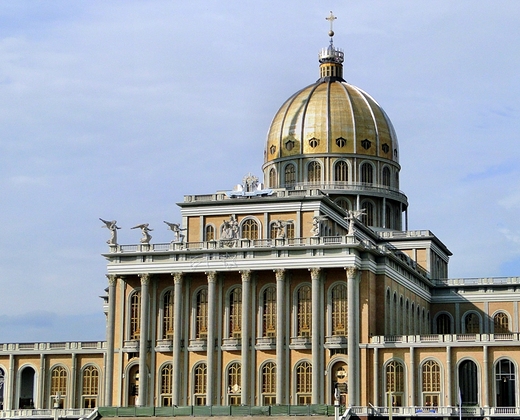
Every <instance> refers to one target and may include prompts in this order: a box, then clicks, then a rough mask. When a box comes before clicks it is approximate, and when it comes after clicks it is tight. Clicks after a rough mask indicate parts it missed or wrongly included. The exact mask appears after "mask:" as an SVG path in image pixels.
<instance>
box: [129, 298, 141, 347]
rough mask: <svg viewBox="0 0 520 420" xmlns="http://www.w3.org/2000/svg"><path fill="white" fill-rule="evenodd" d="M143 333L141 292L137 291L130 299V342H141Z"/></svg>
mask: <svg viewBox="0 0 520 420" xmlns="http://www.w3.org/2000/svg"><path fill="white" fill-rule="evenodd" d="M140 333H141V292H140V291H139V290H136V291H135V292H134V293H133V294H132V296H131V297H130V340H139V336H140Z"/></svg>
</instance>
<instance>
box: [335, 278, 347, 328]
mask: <svg viewBox="0 0 520 420" xmlns="http://www.w3.org/2000/svg"><path fill="white" fill-rule="evenodd" d="M331 303H332V335H333V336H334V335H341V336H345V335H347V311H348V306H347V286H346V285H344V284H338V285H336V286H334V288H333V289H332V302H331Z"/></svg>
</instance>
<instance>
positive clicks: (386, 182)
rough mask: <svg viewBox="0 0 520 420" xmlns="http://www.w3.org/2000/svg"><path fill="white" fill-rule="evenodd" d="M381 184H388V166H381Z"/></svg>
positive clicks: (387, 185) (386, 185)
mask: <svg viewBox="0 0 520 420" xmlns="http://www.w3.org/2000/svg"><path fill="white" fill-rule="evenodd" d="M383 185H384V186H385V187H389V186H390V169H388V166H385V167H384V168H383Z"/></svg>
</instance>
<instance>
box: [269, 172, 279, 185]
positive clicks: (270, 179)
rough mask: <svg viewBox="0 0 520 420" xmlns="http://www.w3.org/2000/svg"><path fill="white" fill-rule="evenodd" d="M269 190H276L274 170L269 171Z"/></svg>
mask: <svg viewBox="0 0 520 420" xmlns="http://www.w3.org/2000/svg"><path fill="white" fill-rule="evenodd" d="M269 188H277V182H276V170H275V169H274V168H271V169H270V170H269Z"/></svg>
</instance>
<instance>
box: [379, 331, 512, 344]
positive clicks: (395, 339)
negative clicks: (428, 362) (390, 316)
mask: <svg viewBox="0 0 520 420" xmlns="http://www.w3.org/2000/svg"><path fill="white" fill-rule="evenodd" d="M502 341H507V342H509V343H511V342H517V343H518V344H520V333H509V334H426V335H385V336H382V335H378V336H374V337H372V339H371V343H372V344H386V343H454V342H464V343H490V342H498V343H500V342H502Z"/></svg>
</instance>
